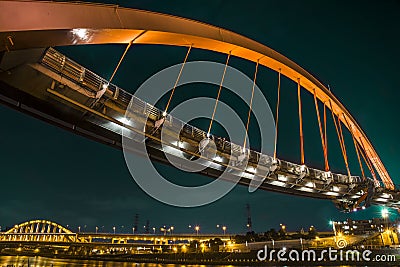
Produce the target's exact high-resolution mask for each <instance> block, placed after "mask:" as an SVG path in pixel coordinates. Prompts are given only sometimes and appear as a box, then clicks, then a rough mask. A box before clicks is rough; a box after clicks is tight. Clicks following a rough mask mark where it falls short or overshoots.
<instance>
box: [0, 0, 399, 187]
mask: <svg viewBox="0 0 400 267" xmlns="http://www.w3.org/2000/svg"><path fill="white" fill-rule="evenodd" d="M0 10H1V15H0V51H1V50H3V51H4V50H17V49H27V48H34V47H49V46H59V45H76V44H108V43H119V44H128V43H130V42H132V43H134V44H158V45H173V46H190V45H192V47H193V48H198V49H206V50H211V51H215V52H220V53H225V54H228V53H231V55H232V56H237V57H240V58H243V59H247V60H249V61H253V62H257V60H258V61H259V64H260V65H263V66H265V67H268V68H270V69H272V70H274V71H280V72H281V74H282V75H285V76H286V77H288V78H289V79H291V80H293V81H294V82H296V83H297V81H298V79H300V85H301V86H302V87H303V88H304V89H306V90H308V91H309V92H310V93H312V94H313V93H314V90H315V94H316V97H317V98H318V99H319V100H320V101H322V102H329V101H331V104H332V111H333V112H334V114H335V115H337V116H338V117H339V119H340V120H341V121H342V123H343V124H344V125H345V126H346V127H347V128H348V129H352V131H353V135H354V137H355V139H356V140H357V142H358V143H359V144H360V146H361V147H364V148H365V153H366V155H367V156H368V158H369V159H370V160H371V162H372V164H373V166H374V167H375V169H376V171H377V172H378V173H379V176H380V177H381V180H382V182H383V183H384V184H385V186H386V188H388V189H394V184H393V182H392V180H391V178H390V176H389V173H388V172H387V170H386V168H385V166H384V165H383V163H382V161H381V160H380V158H379V156H378V154H377V152H376V151H375V149H374V147H373V146H372V144H371V142H370V141H369V140H368V138H367V136H366V134H365V133H364V132H363V131H362V129H361V127H360V126H359V125H358V124H357V122H356V120H355V119H354V118H353V117H352V116H351V114H350V113H349V111H347V109H346V108H345V107H344V106H343V104H342V103H340V101H339V100H338V99H337V98H336V97H335V96H334V95H333V94H332V93H331V92H330V91H329V90H328V88H326V86H324V85H323V84H322V83H321V82H320V81H319V80H318V79H317V78H315V77H314V76H312V75H311V74H310V73H308V72H307V71H306V70H304V69H303V68H302V67H300V66H299V65H297V64H296V63H294V62H293V61H291V60H290V59H288V58H286V57H285V56H283V55H281V54H279V53H278V52H276V51H274V50H272V49H271V48H269V47H267V46H265V45H262V44H260V43H258V42H256V41H254V40H251V39H249V38H246V37H244V36H242V35H239V34H236V33H234V32H231V31H228V30H225V29H222V28H218V27H215V26H212V25H208V24H205V23H201V22H198V21H193V20H189V19H185V18H180V17H176V16H171V15H166V14H160V13H154V12H149V11H143V10H136V9H128V8H122V7H119V6H116V5H103V4H88V3H67V2H44V1H1V0H0ZM327 107H329V108H331V107H330V105H327Z"/></svg>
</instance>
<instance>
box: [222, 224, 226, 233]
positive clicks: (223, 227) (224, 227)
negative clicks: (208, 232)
mask: <svg viewBox="0 0 400 267" xmlns="http://www.w3.org/2000/svg"><path fill="white" fill-rule="evenodd" d="M222 230H223V231H224V235H225V232H226V226H225V225H224V226H222Z"/></svg>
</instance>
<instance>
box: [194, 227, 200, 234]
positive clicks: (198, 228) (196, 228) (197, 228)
mask: <svg viewBox="0 0 400 267" xmlns="http://www.w3.org/2000/svg"><path fill="white" fill-rule="evenodd" d="M194 230H196V233H197V235H199V230H200V226H198V225H196V227H195V228H194Z"/></svg>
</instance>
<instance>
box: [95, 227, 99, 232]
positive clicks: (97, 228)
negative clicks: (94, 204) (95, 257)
mask: <svg viewBox="0 0 400 267" xmlns="http://www.w3.org/2000/svg"><path fill="white" fill-rule="evenodd" d="M98 230H99V227H97V226H96V234H97V231H98Z"/></svg>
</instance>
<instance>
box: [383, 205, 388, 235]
mask: <svg viewBox="0 0 400 267" xmlns="http://www.w3.org/2000/svg"><path fill="white" fill-rule="evenodd" d="M381 214H382V218H383V219H384V222H385V224H386V230H388V229H389V222H388V218H389V211H388V209H387V208H383V209H382V210H381Z"/></svg>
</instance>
